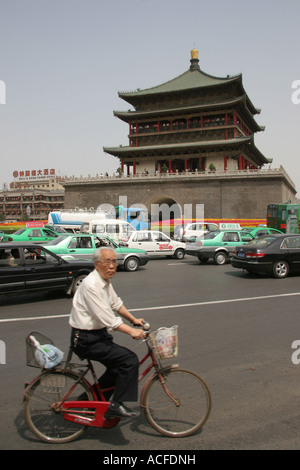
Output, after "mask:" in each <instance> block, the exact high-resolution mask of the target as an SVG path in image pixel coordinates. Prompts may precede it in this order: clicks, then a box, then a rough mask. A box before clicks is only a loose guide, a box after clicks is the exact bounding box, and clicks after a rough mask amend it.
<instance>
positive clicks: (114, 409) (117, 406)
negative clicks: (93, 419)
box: [104, 403, 138, 419]
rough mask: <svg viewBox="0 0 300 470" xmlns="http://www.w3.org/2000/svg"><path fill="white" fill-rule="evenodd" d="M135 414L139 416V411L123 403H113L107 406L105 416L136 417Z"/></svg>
mask: <svg viewBox="0 0 300 470" xmlns="http://www.w3.org/2000/svg"><path fill="white" fill-rule="evenodd" d="M135 416H138V413H136V412H135V411H133V410H131V409H130V408H128V407H127V406H125V405H123V403H111V404H110V405H109V407H108V408H107V412H106V413H105V415H104V418H105V419H112V418H134V417H135Z"/></svg>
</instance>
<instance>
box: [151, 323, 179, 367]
mask: <svg viewBox="0 0 300 470" xmlns="http://www.w3.org/2000/svg"><path fill="white" fill-rule="evenodd" d="M177 328H178V326H177V325H174V326H171V328H165V327H162V328H159V329H158V330H156V331H153V332H152V333H150V335H149V336H150V339H151V341H152V344H153V347H154V349H155V352H156V354H157V356H158V357H159V359H168V358H170V357H175V356H177V354H178V333H177Z"/></svg>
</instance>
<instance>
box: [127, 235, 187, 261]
mask: <svg viewBox="0 0 300 470" xmlns="http://www.w3.org/2000/svg"><path fill="white" fill-rule="evenodd" d="M123 244H124V245H125V246H127V247H129V248H139V249H141V250H145V251H146V252H147V253H148V255H149V256H151V255H153V256H174V258H176V259H182V258H184V256H185V243H182V242H178V241H175V240H172V239H171V238H170V237H168V236H167V235H166V234H164V233H163V232H157V231H156V230H141V231H136V232H133V233H131V235H130V236H129V238H128V240H127V241H126V242H124V243H123Z"/></svg>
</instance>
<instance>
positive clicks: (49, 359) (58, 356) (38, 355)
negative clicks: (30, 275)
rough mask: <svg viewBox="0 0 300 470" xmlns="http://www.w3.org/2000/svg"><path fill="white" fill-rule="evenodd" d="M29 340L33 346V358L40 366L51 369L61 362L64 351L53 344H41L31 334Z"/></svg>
mask: <svg viewBox="0 0 300 470" xmlns="http://www.w3.org/2000/svg"><path fill="white" fill-rule="evenodd" d="M29 339H30V341H31V342H32V344H33V346H34V347H35V354H34V356H35V360H36V362H37V363H38V365H39V366H40V367H44V368H45V369H51V368H52V367H55V366H57V365H58V364H60V363H61V361H62V359H63V356H64V353H63V352H62V351H60V349H58V348H57V347H56V346H53V344H43V345H41V344H40V343H39V342H38V341H37V339H36V338H35V337H34V336H33V335H30V336H29Z"/></svg>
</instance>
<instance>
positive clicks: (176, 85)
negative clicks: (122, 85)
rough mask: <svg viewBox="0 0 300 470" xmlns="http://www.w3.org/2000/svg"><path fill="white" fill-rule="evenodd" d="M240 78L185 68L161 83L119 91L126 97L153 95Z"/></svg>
mask: <svg viewBox="0 0 300 470" xmlns="http://www.w3.org/2000/svg"><path fill="white" fill-rule="evenodd" d="M239 78H241V75H236V76H234V77H226V78H219V77H214V76H212V75H208V74H206V73H204V72H202V71H201V70H200V69H197V70H190V69H189V70H187V71H186V72H184V73H183V74H182V75H179V76H178V77H176V78H173V79H172V80H170V81H168V82H165V83H162V84H161V85H158V86H155V87H152V88H147V89H144V90H135V91H131V92H119V96H120V97H121V98H124V99H126V97H128V98H129V97H137V96H145V95H153V94H158V93H170V92H177V91H182V90H191V89H197V88H203V87H210V86H215V85H220V84H224V83H229V82H232V81H235V80H237V79H239Z"/></svg>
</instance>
